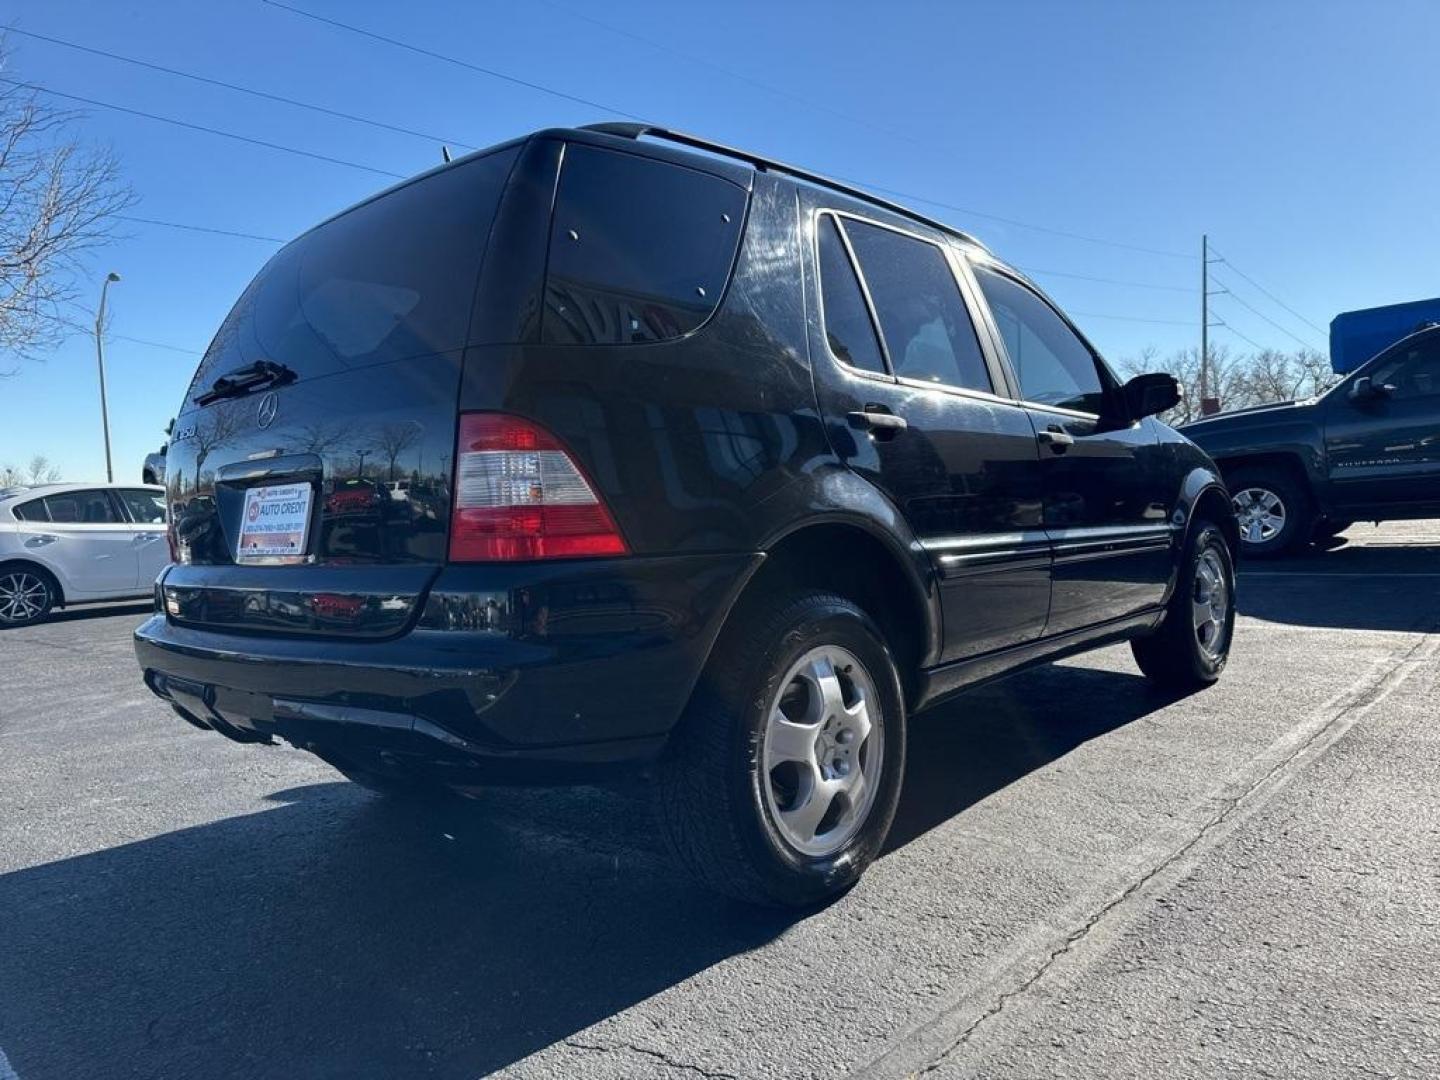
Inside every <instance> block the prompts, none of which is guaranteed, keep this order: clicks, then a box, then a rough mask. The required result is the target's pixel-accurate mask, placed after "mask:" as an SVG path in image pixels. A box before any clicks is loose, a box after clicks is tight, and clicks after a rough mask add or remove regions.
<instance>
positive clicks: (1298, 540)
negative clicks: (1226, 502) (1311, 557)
mask: <svg viewBox="0 0 1440 1080" xmlns="http://www.w3.org/2000/svg"><path fill="white" fill-rule="evenodd" d="M1225 483H1226V486H1227V487H1229V489H1230V493H1231V498H1232V500H1233V501H1234V504H1235V513H1236V516H1237V517H1238V518H1239V519H1240V554H1241V556H1242V557H1243V558H1247V559H1269V558H1274V557H1275V556H1278V555H1284V554H1287V553H1288V552H1291V551H1294V550H1295V549H1296V548H1298V547H1300V546H1301V545H1302V544H1305V543H1308V542H1309V540H1310V531H1311V528H1312V527H1313V523H1314V521H1315V509H1314V505H1313V503H1312V502H1311V499H1310V492H1309V491H1307V490H1306V488H1305V485H1304V484H1303V483H1301V482H1300V481H1299V480H1296V479H1295V477H1294V475H1293V474H1291V473H1290V471H1289V470H1288V469H1285V468H1281V467H1275V466H1267V465H1256V466H1250V467H1246V468H1240V469H1236V470H1235V471H1234V472H1232V473H1229V474H1227V475H1226V477H1225ZM1277 514H1278V516H1277Z"/></svg>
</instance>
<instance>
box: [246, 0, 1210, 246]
mask: <svg viewBox="0 0 1440 1080" xmlns="http://www.w3.org/2000/svg"><path fill="white" fill-rule="evenodd" d="M261 3H264V4H267V5H269V6H270V7H274V8H279V9H280V10H282V11H288V12H290V13H291V14H294V15H299V16H301V17H302V18H306V19H312V20H314V21H315V22H319V23H324V24H325V25H327V26H333V27H336V28H338V29H340V30H346V31H349V32H350V33H352V34H359V35H360V36H362V37H367V38H370V39H372V40H374V41H380V42H384V43H385V44H387V45H391V46H394V47H395V48H397V49H404V50H406V51H407V52H412V53H416V54H418V55H420V56H428V57H430V58H431V59H434V60H441V61H444V62H445V63H447V64H454V65H456V66H457V67H462V68H466V69H468V70H470V71H476V72H479V73H480V74H482V75H489V76H491V77H492V78H496V79H503V80H504V81H506V82H509V83H514V84H515V85H517V86H524V87H527V88H529V89H531V90H536V91H539V92H540V93H542V94H549V95H551V96H553V97H558V98H562V99H564V100H565V101H572V102H576V103H578V104H581V105H588V106H590V107H591V108H593V109H600V110H602V111H604V112H610V113H614V114H616V115H617V116H623V117H625V118H627V119H629V120H636V121H639V122H640V123H642V124H643V123H648V122H649V121H647V120H646V119H645V118H644V117H642V116H637V115H635V114H634V113H630V112H626V111H625V110H623V109H617V108H615V107H614V106H613V105H605V104H602V103H601V102H598V101H592V100H591V99H589V98H583V97H579V96H577V95H575V94H567V93H565V92H564V91H561V90H555V89H553V88H552V87H549V86H545V85H543V84H542V83H537V82H530V81H528V80H526V79H520V78H517V77H515V76H513V75H506V74H505V73H504V72H500V71H495V70H494V69H493V68H487V67H481V66H480V65H479V64H473V63H471V62H470V61H468V60H462V59H460V58H459V57H455V56H450V55H447V54H446V53H441V52H436V51H435V50H433V49H427V48H424V47H422V46H420V45H414V44H411V43H410V42H408V41H402V40H400V39H399V38H393V37H389V36H387V35H385V34H380V33H377V32H375V31H373V30H366V29H364V28H363V27H359V26H355V25H353V24H351V23H347V22H341V21H340V20H339V19H331V18H329V17H327V16H324V15H317V14H315V13H314V12H310V11H305V10H304V9H302V8H298V7H292V6H291V5H290V4H286V3H282V2H281V0H261ZM590 21H592V22H596V21H597V20H594V19H591V20H590ZM601 25H605V24H601ZM606 28H607V29H613V28H611V27H608V26H607V27H606ZM631 36H637V37H638V35H631ZM640 40H645V39H640ZM646 43H647V44H653V43H651V42H649V41H646ZM722 70H723V69H722ZM727 74H728V72H727ZM802 100H803V99H802ZM807 104H808V103H807ZM836 179H837V180H841V181H843V182H845V183H851V184H857V185H859V186H861V187H866V188H869V189H870V190H872V191H875V192H879V193H882V194H888V195H894V196H897V197H899V198H902V199H909V200H911V201H913V202H921V203H925V204H926V205H928V206H939V207H943V208H944V209H946V210H953V211H955V212H956V213H960V214H967V215H969V216H971V217H978V218H984V219H986V220H989V221H998V222H1000V223H1002V224H1005V225H1012V226H1014V227H1015V228H1018V229H1030V230H1033V231H1035V232H1041V233H1047V234H1049V235H1051V236H1063V237H1065V238H1066V239H1069V240H1079V241H1083V242H1084V243H1088V244H1103V245H1105V246H1107V247H1114V248H1120V249H1123V250H1125V251H1138V252H1141V253H1144V254H1147V255H1160V256H1164V257H1166V258H1171V259H1186V260H1189V259H1193V258H1194V256H1192V255H1188V254H1184V253H1182V252H1178V251H1167V250H1163V249H1161V248H1152V247H1145V246H1143V245H1140V244H1129V243H1125V242H1122V241H1118V240H1106V239H1104V238H1103V237H1098V236H1086V235H1084V234H1083V233H1076V232H1069V231H1068V230H1065V229H1055V228H1051V227H1049V226H1047V225H1032V224H1030V223H1029V222H1026V221H1019V220H1017V219H1015V218H1010V217H1003V216H1001V215H1000V214H986V213H983V212H981V211H979V210H972V209H970V208H969V207H964V206H956V205H955V204H954V203H947V202H942V201H941V200H939V199H927V198H925V197H924V196H923V195H915V194H911V193H909V192H904V191H897V190H895V189H893V188H886V187H882V186H880V185H879V184H872V183H870V182H868V181H865V180H855V179H847V178H846V177H843V176H837V177H836Z"/></svg>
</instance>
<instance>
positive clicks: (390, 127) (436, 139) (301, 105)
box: [6, 26, 477, 150]
mask: <svg viewBox="0 0 1440 1080" xmlns="http://www.w3.org/2000/svg"><path fill="white" fill-rule="evenodd" d="M6 33H8V34H20V35H23V36H24V37H30V38H35V39H37V40H39V41H46V42H49V43H50V44H52V45H60V46H63V47H64V48H67V49H75V50H78V51H79V52H84V53H90V54H91V55H93V56H103V57H105V58H106V59H109V60H118V61H119V62H120V63H122V64H133V65H134V66H136V67H142V68H148V69H149V70H151V71H159V72H163V73H164V74H166V75H174V76H175V77H177V78H180V79H190V80H191V81H192V82H198V83H205V84H207V85H209V86H218V87H221V88H222V89H225V90H233V91H235V92H236V93H237V94H249V95H250V96H251V97H256V98H261V99H263V100H265V101H278V102H280V103H281V104H283V105H293V106H294V107H295V108H297V109H309V110H310V111H311V112H315V113H321V114H323V115H325V116H334V117H338V118H340V119H341V120H350V121H353V122H354V123H357V124H367V125H369V126H370V127H373V128H379V129H381V130H383V131H393V132H397V133H399V134H401V135H413V136H414V137H415V138H417V139H424V140H425V141H426V142H432V143H448V144H449V145H451V146H458V147H461V148H462V149H465V150H475V149H477V147H475V146H474V145H472V144H471V143H466V142H461V141H460V140H459V139H446V138H444V137H442V136H440V135H431V134H428V133H426V132H424V131H416V130H415V129H414V128H407V127H400V126H399V125H397V124H387V123H385V122H384V121H383V120H375V119H372V118H371V117H368V116H357V115H356V114H355V113H347V112H341V111H340V110H339V109H331V108H327V107H326V106H324V105H316V104H314V103H313V102H309V101H297V100H296V99H295V98H289V97H284V96H282V95H280V94H272V93H270V92H268V91H266V90H256V89H255V88H254V87H251V86H241V85H239V84H237V83H231V82H225V81H223V80H221V79H212V78H210V77H209V76H206V75H196V74H194V73H193V72H189V71H181V70H179V69H178V68H172V67H165V66H164V65H163V64H154V63H151V62H150V61H148V60H137V59H136V58H135V57H133V56H121V55H120V54H119V53H113V52H107V51H106V50H104V49H96V48H92V47H91V46H89V45H80V44H77V43H76V42H73V41H64V40H62V39H60V38H56V37H49V36H48V35H46V34H37V33H35V32H34V31H33V30H21V29H18V28H16V27H13V26H12V27H9V28H8V29H7V30H6Z"/></svg>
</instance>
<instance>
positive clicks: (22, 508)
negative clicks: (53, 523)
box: [10, 499, 50, 521]
mask: <svg viewBox="0 0 1440 1080" xmlns="http://www.w3.org/2000/svg"><path fill="white" fill-rule="evenodd" d="M10 512H11V513H13V514H14V515H15V516H16V517H17V518H19V519H20V520H21V521H49V520H50V515H49V514H47V513H46V512H45V500H44V499H31V500H30V501H29V502H25V503H20V504H19V505H17V506H12V507H11V508H10Z"/></svg>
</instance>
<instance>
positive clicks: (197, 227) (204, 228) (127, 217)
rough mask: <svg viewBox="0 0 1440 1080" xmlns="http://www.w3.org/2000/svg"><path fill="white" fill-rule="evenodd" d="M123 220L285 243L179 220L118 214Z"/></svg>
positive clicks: (268, 237) (270, 237) (243, 238)
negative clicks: (162, 219) (189, 223)
mask: <svg viewBox="0 0 1440 1080" xmlns="http://www.w3.org/2000/svg"><path fill="white" fill-rule="evenodd" d="M116 217H118V218H119V219H120V220H121V221H135V222H139V223H140V224H141V225H162V226H164V227H165V228H167V229H184V230H185V231H186V232H202V233H215V234H216V235H217V236H238V237H240V238H241V239H242V240H263V241H264V242H265V243H267V244H283V243H285V241H284V240H281V239H279V238H278V237H275V236H261V235H260V234H259V233H247V232H235V231H234V230H232V229H212V228H210V227H209V226H207V225H188V224H185V223H183V222H179V221H161V220H159V219H158V218H146V217H135V216H133V215H131V214H117V215H116Z"/></svg>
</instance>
